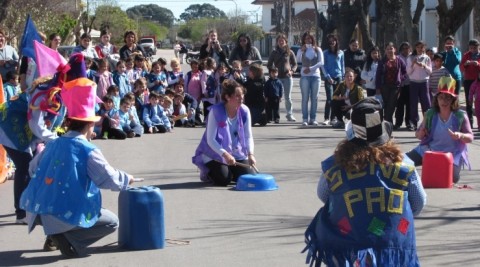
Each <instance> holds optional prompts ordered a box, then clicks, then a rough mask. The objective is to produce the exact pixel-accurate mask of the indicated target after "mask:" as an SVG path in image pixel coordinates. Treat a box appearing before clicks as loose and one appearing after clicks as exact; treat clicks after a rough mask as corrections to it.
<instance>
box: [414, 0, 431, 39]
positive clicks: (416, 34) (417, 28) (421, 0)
mask: <svg viewBox="0 0 480 267" xmlns="http://www.w3.org/2000/svg"><path fill="white" fill-rule="evenodd" d="M424 8H425V0H418V1H417V7H416V8H415V13H414V15H413V19H412V38H414V39H415V38H418V39H420V17H421V16H422V11H423V9H424ZM427 45H429V46H433V45H432V44H427Z"/></svg>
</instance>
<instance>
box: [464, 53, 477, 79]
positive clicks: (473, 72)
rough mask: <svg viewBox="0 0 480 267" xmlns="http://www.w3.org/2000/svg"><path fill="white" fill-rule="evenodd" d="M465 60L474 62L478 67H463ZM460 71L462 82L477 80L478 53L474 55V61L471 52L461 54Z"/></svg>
mask: <svg viewBox="0 0 480 267" xmlns="http://www.w3.org/2000/svg"><path fill="white" fill-rule="evenodd" d="M467 60H470V61H472V60H475V61H477V62H478V65H477V66H475V65H472V64H469V65H465V63H466V62H467ZM460 70H461V71H462V73H463V79H464V80H475V79H477V78H478V73H479V72H480V52H479V53H477V54H476V59H472V52H471V51H468V52H466V53H465V54H463V57H462V61H460Z"/></svg>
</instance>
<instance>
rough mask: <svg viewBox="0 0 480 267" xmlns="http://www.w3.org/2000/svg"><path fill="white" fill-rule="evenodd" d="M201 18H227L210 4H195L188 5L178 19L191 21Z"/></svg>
mask: <svg viewBox="0 0 480 267" xmlns="http://www.w3.org/2000/svg"><path fill="white" fill-rule="evenodd" d="M203 18H212V19H213V18H227V15H225V12H223V11H222V10H220V9H218V8H216V7H215V6H213V5H210V4H202V5H200V4H195V5H190V6H189V7H187V9H185V12H183V13H182V14H180V19H182V20H184V21H187V22H188V21H191V20H197V19H203Z"/></svg>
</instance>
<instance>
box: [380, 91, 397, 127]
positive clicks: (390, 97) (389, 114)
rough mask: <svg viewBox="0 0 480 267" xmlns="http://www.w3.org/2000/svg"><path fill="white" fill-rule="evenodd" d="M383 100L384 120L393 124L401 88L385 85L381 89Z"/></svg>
mask: <svg viewBox="0 0 480 267" xmlns="http://www.w3.org/2000/svg"><path fill="white" fill-rule="evenodd" d="M381 93H382V98H383V114H384V115H385V116H384V119H385V120H386V121H389V122H391V123H393V113H394V112H395V108H396V107H397V99H398V95H399V93H400V88H399V87H397V86H395V85H384V86H383V88H382V89H381Z"/></svg>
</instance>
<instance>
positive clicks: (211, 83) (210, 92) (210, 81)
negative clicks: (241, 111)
mask: <svg viewBox="0 0 480 267" xmlns="http://www.w3.org/2000/svg"><path fill="white" fill-rule="evenodd" d="M214 75H215V74H214V73H213V72H212V74H210V75H208V77H207V82H206V85H207V86H206V87H207V88H206V91H207V95H206V97H208V98H213V97H215V91H216V88H217V86H216V83H217V82H216V80H215V76H214Z"/></svg>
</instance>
